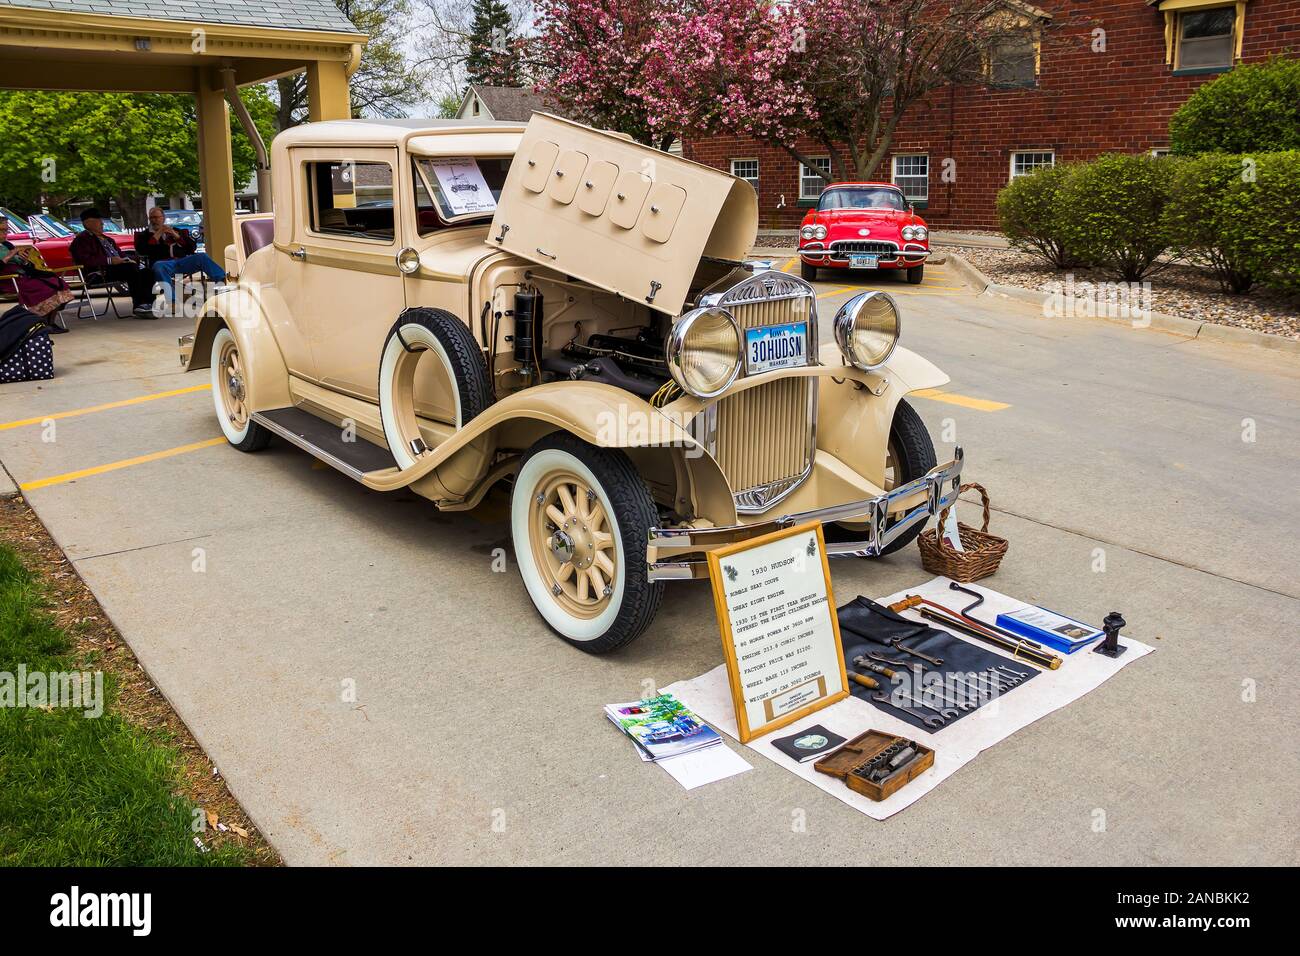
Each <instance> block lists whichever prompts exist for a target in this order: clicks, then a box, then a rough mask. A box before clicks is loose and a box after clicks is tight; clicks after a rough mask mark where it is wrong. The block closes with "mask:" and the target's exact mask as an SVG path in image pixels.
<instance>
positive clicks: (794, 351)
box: [745, 322, 808, 375]
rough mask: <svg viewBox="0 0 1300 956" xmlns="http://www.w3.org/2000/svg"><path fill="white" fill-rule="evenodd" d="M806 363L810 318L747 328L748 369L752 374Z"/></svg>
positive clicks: (746, 355) (746, 361)
mask: <svg viewBox="0 0 1300 956" xmlns="http://www.w3.org/2000/svg"><path fill="white" fill-rule="evenodd" d="M807 364H808V323H807V322H792V323H791V324H789V325H769V326H765V327H764V328H761V329H746V330H745V371H747V372H748V373H749V374H751V375H753V374H755V373H758V372H770V371H772V370H773V369H777V368H798V367H799V366H801V365H807Z"/></svg>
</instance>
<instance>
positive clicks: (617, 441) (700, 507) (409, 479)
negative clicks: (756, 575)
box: [364, 381, 735, 520]
mask: <svg viewBox="0 0 1300 956" xmlns="http://www.w3.org/2000/svg"><path fill="white" fill-rule="evenodd" d="M555 431H566V432H569V433H570V434H572V435H576V436H577V437H578V438H581V439H582V440H583V441H585V442H587V443H589V444H592V445H596V446H597V447H600V448H618V449H620V450H623V451H626V452H628V454H629V456H630V457H631V458H632V459H633V461H634V462H635V463H636V464H637V467H638V469H639V470H640V471H641V473H642V476H643V477H645V478H646V479H647V481H648V482H649V483H650V484H651V485H652V487H656V490H659V491H661V493H662V494H663V495H671V496H672V498H673V501H674V507H675V509H676V510H678V511H679V512H681V513H696V512H706V513H708V514H710V515H711V516H712V515H714V514H716V513H718V512H719V511H720V510H721V515H720V517H719V518H718V519H717V520H724V519H725V520H735V510H734V505H733V503H732V499H731V492H730V489H729V488H728V487H727V481H726V478H725V477H724V476H723V474H722V470H721V469H720V468H719V467H718V465H717V463H716V462H715V461H714V460H713V458H712V457H710V455H709V454H708V452H706V451H705V450H704V449H703V448H702V447H701V446H700V444H699V443H698V442H697V441H696V440H695V439H694V438H693V437H692V436H691V434H690V433H689V432H687V431H686V430H685V429H684V428H683V427H682V426H681V425H680V424H678V422H677V421H676V420H674V418H672V417H670V416H669V415H666V414H665V413H664V412H663V411H661V410H659V409H657V408H654V407H653V406H651V405H650V404H649V403H648V402H645V401H644V400H642V399H641V398H639V397H637V396H635V395H632V394H630V393H628V392H625V391H623V390H622V389H619V388H615V387H614V386H612V385H605V384H602V383H600V382H582V381H577V382H551V383H548V384H546V385H536V386H534V387H532V388H528V389H525V390H523V391H520V392H515V393H514V394H512V395H508V396H506V397H505V398H502V399H501V400H499V401H497V402H495V403H494V404H492V405H491V406H489V407H488V408H487V409H486V410H484V411H483V412H482V413H481V414H480V415H478V416H477V417H476V418H475V419H474V420H473V421H471V422H469V423H468V424H466V425H465V427H464V428H462V429H460V430H459V431H458V432H456V433H455V434H454V435H452V436H451V437H449V438H448V439H447V440H446V441H444V442H442V443H441V444H439V445H438V446H437V447H436V448H434V449H433V450H432V451H431V452H430V453H429V454H428V455H425V456H424V457H423V458H421V459H420V461H419V462H418V463H417V464H416V465H414V466H413V467H411V468H407V469H406V470H405V471H399V470H397V469H391V470H388V471H384V472H379V473H374V474H370V475H367V476H366V477H365V479H364V482H365V484H366V485H368V486H369V487H371V488H374V489H375V490H377V491H392V490H395V489H397V488H402V487H405V486H407V485H410V484H412V483H414V482H416V481H419V480H421V479H422V478H424V477H426V476H428V475H431V474H433V473H435V472H437V473H438V474H439V475H448V474H453V473H457V472H460V471H463V470H464V469H462V468H459V467H458V463H457V462H456V460H455V459H456V457H457V456H458V455H463V456H467V457H469V458H473V459H478V458H481V447H482V446H483V445H484V444H485V443H486V444H490V445H491V446H493V447H496V448H520V449H523V448H528V447H529V446H531V445H532V444H533V443H534V442H536V441H537V440H538V439H540V438H542V437H543V436H545V435H547V434H550V433H551V432H555ZM444 484H446V483H445V482H444ZM728 513H729V515H730V517H728Z"/></svg>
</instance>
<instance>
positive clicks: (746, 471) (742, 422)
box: [691, 272, 817, 514]
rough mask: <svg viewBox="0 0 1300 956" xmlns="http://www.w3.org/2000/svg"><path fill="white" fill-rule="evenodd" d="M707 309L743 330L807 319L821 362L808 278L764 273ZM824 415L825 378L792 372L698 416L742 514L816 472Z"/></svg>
mask: <svg viewBox="0 0 1300 956" xmlns="http://www.w3.org/2000/svg"><path fill="white" fill-rule="evenodd" d="M701 304H708V305H718V306H721V307H722V308H724V309H726V310H727V311H728V312H730V313H731V314H732V315H733V316H734V317H735V319H736V322H737V324H738V325H739V326H740V328H741V330H742V331H743V330H745V329H758V328H767V327H770V326H773V325H785V324H788V323H793V322H807V323H808V351H809V361H810V362H811V363H813V364H816V363H817V305H816V293H815V292H814V291H813V289H812V287H811V286H810V285H808V283H806V282H804V281H803V280H802V279H798V278H796V277H794V276H790V275H786V274H785V273H782V272H760V273H757V274H754V275H752V276H748V277H747V278H745V279H743V280H741V281H740V282H738V283H736V284H734V285H731V286H729V287H725V289H724V290H719V291H715V292H714V293H713V294H711V295H708V296H706V297H705V298H703V299H702V300H701ZM791 371H792V372H793V370H791ZM816 415H817V380H816V379H815V378H809V377H807V376H801V375H798V374H790V375H788V376H785V377H780V378H777V379H775V380H773V381H770V382H766V383H764V384H763V385H758V386H756V387H754V388H749V389H745V390H744V391H740V392H733V393H732V394H730V395H724V396H723V397H722V398H720V399H718V401H716V402H715V403H714V404H712V405H710V406H709V407H708V408H707V409H705V410H704V411H703V412H702V413H701V414H699V415H697V416H696V418H695V420H694V421H693V422H692V424H691V430H692V432H693V433H694V434H695V436H696V437H697V438H698V439H699V440H700V441H701V443H702V444H703V445H704V447H705V448H706V449H708V451H709V453H710V454H712V455H713V457H714V458H715V459H716V461H717V462H718V465H719V466H720V467H721V468H722V472H723V474H724V475H726V476H727V483H728V484H729V485H730V486H731V491H732V496H733V497H734V498H735V501H736V510H737V511H739V512H741V513H742V514H756V513H759V512H763V511H767V510H768V509H769V508H771V507H772V506H773V505H775V504H776V503H777V502H778V501H780V500H781V499H782V498H784V497H785V496H786V495H788V494H790V493H791V492H792V491H794V490H795V489H796V488H798V487H799V485H800V484H802V482H803V481H804V479H806V478H807V477H808V475H809V474H811V472H812V465H813V455H814V453H815V451H814V450H815V448H816V423H815V419H816Z"/></svg>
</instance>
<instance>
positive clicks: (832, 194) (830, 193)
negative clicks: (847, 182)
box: [817, 186, 907, 212]
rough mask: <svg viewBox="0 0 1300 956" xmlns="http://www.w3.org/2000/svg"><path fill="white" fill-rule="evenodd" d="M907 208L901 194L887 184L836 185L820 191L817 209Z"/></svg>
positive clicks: (899, 209)
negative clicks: (822, 191)
mask: <svg viewBox="0 0 1300 956" xmlns="http://www.w3.org/2000/svg"><path fill="white" fill-rule="evenodd" d="M906 208H907V204H906V203H904V202H903V194H902V193H901V192H900V191H899V190H897V189H893V188H892V187H889V186H836V187H835V188H833V189H828V190H826V191H825V192H824V193H822V196H821V199H819V200H818V201H817V209H818V210H819V211H822V212H824V211H825V210H827V209H895V210H897V211H899V212H902V211H903V210H904V209H906Z"/></svg>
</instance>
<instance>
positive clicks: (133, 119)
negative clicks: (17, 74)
mask: <svg viewBox="0 0 1300 956" xmlns="http://www.w3.org/2000/svg"><path fill="white" fill-rule="evenodd" d="M241 98H242V99H243V100H244V102H245V103H246V104H247V105H248V109H249V113H250V114H252V116H253V121H254V123H255V124H256V125H257V127H258V129H259V130H261V132H262V135H263V137H265V138H267V139H269V138H270V136H271V132H272V117H273V116H274V112H275V106H274V104H273V103H272V102H271V99H270V97H269V96H268V95H267V92H266V90H265V89H264V88H262V87H250V88H247V89H245V90H242V91H241ZM197 119H198V117H197V112H196V109H195V103H194V99H193V97H190V96H185V95H181V94H163V93H138V94H135V93H61V92H46V91H28V90H15V91H8V92H4V91H0V129H2V130H4V131H5V134H4V136H2V137H0V197H3V198H4V199H5V202H6V204H7V205H13V206H14V207H16V208H18V209H21V210H24V211H35V210H36V209H38V208H39V207H40V206H41V205H48V206H50V207H51V208H62V207H63V206H65V205H66V203H67V202H68V201H69V200H71V199H79V198H94V197H111V198H112V199H113V200H115V201H116V202H117V204H118V207H119V208H120V209H121V210H122V214H123V217H124V218H125V220H126V223H127V225H129V226H133V227H136V226H143V225H144V224H145V213H146V211H147V210H146V209H145V204H146V200H147V197H148V196H149V194H151V193H153V194H159V195H172V194H175V193H198V192H199V164H198V122H197ZM231 154H232V158H233V160H234V174H235V182H236V184H238V185H240V186H242V185H243V184H244V183H245V182H247V181H248V179H249V177H250V176H251V175H252V172H253V166H254V161H255V154H254V152H253V146H252V144H251V143H250V142H249V141H248V138H247V137H246V136H245V135H244V131H243V128H242V127H241V126H240V125H239V122H238V120H236V119H235V118H234V116H233V115H232V117H231Z"/></svg>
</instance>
